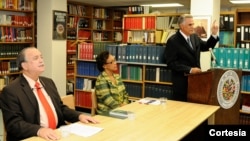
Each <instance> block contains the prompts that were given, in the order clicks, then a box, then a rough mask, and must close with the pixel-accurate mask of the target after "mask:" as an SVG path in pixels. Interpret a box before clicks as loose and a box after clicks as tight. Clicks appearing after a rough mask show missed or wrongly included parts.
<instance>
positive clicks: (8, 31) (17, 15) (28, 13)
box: [0, 0, 35, 90]
mask: <svg viewBox="0 0 250 141" xmlns="http://www.w3.org/2000/svg"><path fill="white" fill-rule="evenodd" d="M34 5H35V1H33V0H20V1H13V3H9V2H7V1H6V2H3V3H2V7H1V8H0V11H1V14H0V16H1V22H0V37H1V38H0V52H1V53H0V66H1V67H0V87H1V90H2V88H3V87H4V86H5V85H8V84H9V83H10V82H11V81H12V80H13V79H15V77H16V76H17V75H18V74H19V71H18V67H17V64H16V57H17V55H18V53H19V52H20V51H21V50H22V49H23V48H25V47H29V46H34V44H35V39H34V34H35V25H34V21H35V19H34V15H35V14H34V11H35V10H34V9H35V7H34Z"/></svg>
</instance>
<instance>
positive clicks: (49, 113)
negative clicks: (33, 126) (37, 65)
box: [35, 82, 56, 129]
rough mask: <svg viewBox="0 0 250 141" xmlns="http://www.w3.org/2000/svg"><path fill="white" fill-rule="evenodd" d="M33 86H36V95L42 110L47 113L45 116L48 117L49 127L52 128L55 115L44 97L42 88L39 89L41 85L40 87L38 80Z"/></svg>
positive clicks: (54, 126) (54, 124) (53, 127)
mask: <svg viewBox="0 0 250 141" xmlns="http://www.w3.org/2000/svg"><path fill="white" fill-rule="evenodd" d="M35 87H36V90H37V94H38V97H39V99H40V101H41V103H42V105H43V107H44V110H45V112H46V114H47V117H48V122H49V128H52V129H56V119H55V115H54V113H53V111H52V108H51V106H50V105H49V103H48V101H47V99H46V98H45V96H44V94H43V92H42V90H41V87H40V84H39V83H38V82H36V84H35Z"/></svg>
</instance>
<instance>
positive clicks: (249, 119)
mask: <svg viewBox="0 0 250 141" xmlns="http://www.w3.org/2000/svg"><path fill="white" fill-rule="evenodd" d="M239 123H240V124H241V125H250V116H249V114H243V113H240V118H239Z"/></svg>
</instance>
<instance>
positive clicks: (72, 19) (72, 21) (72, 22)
mask: <svg viewBox="0 0 250 141" xmlns="http://www.w3.org/2000/svg"><path fill="white" fill-rule="evenodd" d="M78 19H79V18H78V17H77V16H68V19H67V27H68V28H76V27H77V23H78Z"/></svg>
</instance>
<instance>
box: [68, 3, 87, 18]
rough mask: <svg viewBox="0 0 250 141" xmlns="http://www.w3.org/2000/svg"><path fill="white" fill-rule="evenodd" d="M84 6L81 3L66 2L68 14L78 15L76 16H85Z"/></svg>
mask: <svg viewBox="0 0 250 141" xmlns="http://www.w3.org/2000/svg"><path fill="white" fill-rule="evenodd" d="M86 10H87V9H86V7H85V6H83V5H78V4H77V5H75V4H68V5H67V11H68V14H71V15H78V16H86V13H87V12H86Z"/></svg>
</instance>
